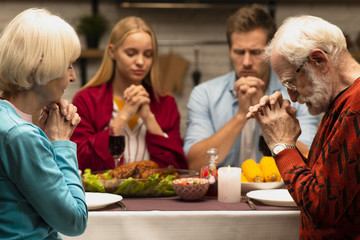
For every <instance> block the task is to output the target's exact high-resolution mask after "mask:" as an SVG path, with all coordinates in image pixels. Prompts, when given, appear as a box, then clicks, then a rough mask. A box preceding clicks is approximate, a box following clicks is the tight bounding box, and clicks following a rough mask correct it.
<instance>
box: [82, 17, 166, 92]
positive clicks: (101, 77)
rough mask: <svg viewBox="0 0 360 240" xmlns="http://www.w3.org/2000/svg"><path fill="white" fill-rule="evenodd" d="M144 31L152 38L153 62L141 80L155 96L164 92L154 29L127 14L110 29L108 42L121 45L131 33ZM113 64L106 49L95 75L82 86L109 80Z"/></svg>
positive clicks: (115, 47)
mask: <svg viewBox="0 0 360 240" xmlns="http://www.w3.org/2000/svg"><path fill="white" fill-rule="evenodd" d="M141 31H144V32H146V33H148V34H149V35H150V37H151V40H152V48H153V63H152V66H151V69H150V72H149V74H148V75H147V76H146V77H145V79H144V80H143V83H147V84H149V85H150V86H151V87H152V88H153V91H154V94H155V98H156V99H158V96H161V95H163V94H164V92H163V89H162V83H161V79H160V73H159V71H160V70H159V60H158V52H157V51H158V49H157V40H156V36H155V33H154V31H153V30H152V28H151V27H150V25H149V24H148V23H146V22H145V20H143V19H142V18H140V17H134V16H129V17H126V18H124V19H122V20H120V21H119V22H118V23H117V24H116V25H115V26H114V28H113V29H112V31H111V34H110V39H109V43H108V46H109V44H113V46H114V49H115V51H116V49H117V48H118V47H119V46H121V44H123V43H124V41H125V39H126V38H127V37H128V36H129V35H130V34H132V33H136V32H141ZM114 69H115V64H114V61H113V60H112V59H111V57H110V55H109V53H108V51H107V50H106V51H105V53H104V56H103V59H102V63H101V66H100V68H99V70H98V71H97V72H96V74H95V76H94V77H93V78H92V79H91V80H90V81H89V82H88V83H87V84H85V86H84V87H83V88H88V87H95V86H99V85H102V84H104V83H106V82H108V81H110V80H111V79H112V78H113V77H114Z"/></svg>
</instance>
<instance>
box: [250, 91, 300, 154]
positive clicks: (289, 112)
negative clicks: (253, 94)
mask: <svg viewBox="0 0 360 240" xmlns="http://www.w3.org/2000/svg"><path fill="white" fill-rule="evenodd" d="M246 117H247V119H249V118H255V119H256V121H257V122H258V124H259V126H260V128H261V131H262V134H263V136H264V139H265V142H266V144H267V145H268V147H269V148H270V149H272V148H273V147H274V146H275V144H276V143H280V142H281V143H285V144H289V145H295V143H296V140H297V138H298V137H299V136H300V134H301V129H300V124H299V121H298V120H297V119H296V108H294V107H292V106H291V105H290V101H289V100H287V99H283V98H282V95H281V93H280V92H275V93H274V94H272V95H271V96H263V97H262V98H261V99H260V102H259V103H258V104H256V105H254V106H251V107H249V112H248V114H247V116H246Z"/></svg>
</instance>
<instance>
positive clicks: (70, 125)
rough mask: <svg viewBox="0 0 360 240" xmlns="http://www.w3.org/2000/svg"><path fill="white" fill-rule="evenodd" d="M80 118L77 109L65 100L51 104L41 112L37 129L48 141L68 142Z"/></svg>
mask: <svg viewBox="0 0 360 240" xmlns="http://www.w3.org/2000/svg"><path fill="white" fill-rule="evenodd" d="M80 121H81V118H80V116H79V114H78V113H77V108H76V106H74V105H73V104H71V103H69V102H68V101H67V100H63V99H62V100H60V102H59V103H58V104H56V103H52V104H50V105H49V106H46V107H44V108H43V110H42V111H41V114H40V117H39V127H40V128H41V129H42V130H43V131H44V133H45V134H46V136H47V137H48V138H49V139H50V141H52V142H53V141H58V140H69V139H70V137H71V135H72V134H73V132H74V129H75V127H76V126H77V125H78V124H79V123H80Z"/></svg>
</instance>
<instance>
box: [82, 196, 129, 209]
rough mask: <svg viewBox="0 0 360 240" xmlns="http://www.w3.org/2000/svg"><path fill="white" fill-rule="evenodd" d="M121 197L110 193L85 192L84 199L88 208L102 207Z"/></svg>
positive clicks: (119, 199)
mask: <svg viewBox="0 0 360 240" xmlns="http://www.w3.org/2000/svg"><path fill="white" fill-rule="evenodd" d="M122 199H123V198H122V196H120V195H116V194H111V193H96V192H85V201H86V204H87V206H88V209H89V210H95V209H99V208H103V207H106V206H107V205H110V204H113V203H116V202H118V201H121V200H122Z"/></svg>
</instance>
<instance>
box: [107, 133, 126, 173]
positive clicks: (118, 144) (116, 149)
mask: <svg viewBox="0 0 360 240" xmlns="http://www.w3.org/2000/svg"><path fill="white" fill-rule="evenodd" d="M124 150H125V136H124V135H113V134H110V135H109V151H110V153H111V155H112V156H113V158H114V163H115V168H117V167H118V166H119V165H120V159H121V157H122V155H123V153H124Z"/></svg>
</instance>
